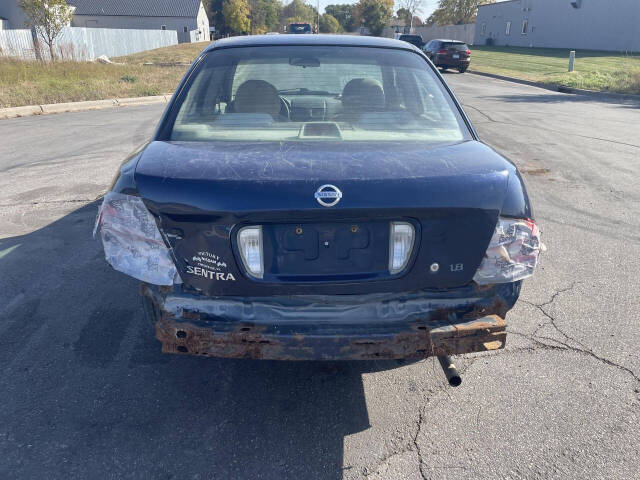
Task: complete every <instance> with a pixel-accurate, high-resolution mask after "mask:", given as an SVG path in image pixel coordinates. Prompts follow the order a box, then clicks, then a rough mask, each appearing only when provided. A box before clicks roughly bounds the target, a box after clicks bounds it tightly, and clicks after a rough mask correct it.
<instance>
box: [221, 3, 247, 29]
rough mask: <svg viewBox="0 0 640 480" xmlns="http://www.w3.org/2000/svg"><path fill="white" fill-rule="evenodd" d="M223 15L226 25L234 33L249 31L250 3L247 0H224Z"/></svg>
mask: <svg viewBox="0 0 640 480" xmlns="http://www.w3.org/2000/svg"><path fill="white" fill-rule="evenodd" d="M222 15H224V21H225V24H226V27H227V28H228V29H229V30H230V31H231V32H233V33H239V34H242V33H249V28H250V27H251V21H250V20H249V3H248V2H247V0H224V3H223V5H222Z"/></svg>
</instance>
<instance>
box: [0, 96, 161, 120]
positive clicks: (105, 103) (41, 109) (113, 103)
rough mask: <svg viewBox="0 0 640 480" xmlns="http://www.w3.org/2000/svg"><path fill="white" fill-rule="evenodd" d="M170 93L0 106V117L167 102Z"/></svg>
mask: <svg viewBox="0 0 640 480" xmlns="http://www.w3.org/2000/svg"><path fill="white" fill-rule="evenodd" d="M171 95H172V94H170V93H168V94H166V95H153V96H148V97H131V98H113V99H110V100H89V101H86V102H69V103H50V104H47V105H26V106H23V107H10V108H0V118H18V117H29V116H31V115H48V114H51V113H65V112H83V111H87V110H102V109H105V108H114V107H127V106H135V105H150V104H154V103H167V102H168V101H169V99H170V98H171Z"/></svg>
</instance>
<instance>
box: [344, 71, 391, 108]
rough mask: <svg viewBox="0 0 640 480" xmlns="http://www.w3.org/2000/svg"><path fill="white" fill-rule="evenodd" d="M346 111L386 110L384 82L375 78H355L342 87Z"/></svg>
mask: <svg viewBox="0 0 640 480" xmlns="http://www.w3.org/2000/svg"><path fill="white" fill-rule="evenodd" d="M342 106H343V109H344V110H343V112H344V113H352V112H375V111H380V110H384V106H385V101H384V90H383V88H382V84H381V83H380V82H379V81H378V80H374V79H373V78H354V79H353V80H350V81H349V82H348V83H347V84H346V85H345V86H344V89H342Z"/></svg>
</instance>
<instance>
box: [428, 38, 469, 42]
mask: <svg viewBox="0 0 640 480" xmlns="http://www.w3.org/2000/svg"><path fill="white" fill-rule="evenodd" d="M433 40H434V41H436V42H451V43H466V42H463V41H462V40H449V39H448V38H434V39H433Z"/></svg>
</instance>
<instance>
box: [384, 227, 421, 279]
mask: <svg viewBox="0 0 640 480" xmlns="http://www.w3.org/2000/svg"><path fill="white" fill-rule="evenodd" d="M414 237H415V229H414V228H413V225H411V224H410V223H407V222H391V236H390V240H389V273H391V275H395V274H396V273H400V272H401V271H402V270H404V269H405V267H406V266H407V263H408V262H409V257H410V256H411V250H413V239H414Z"/></svg>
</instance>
